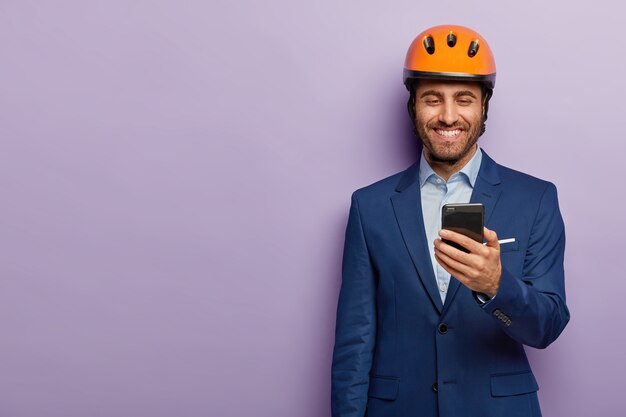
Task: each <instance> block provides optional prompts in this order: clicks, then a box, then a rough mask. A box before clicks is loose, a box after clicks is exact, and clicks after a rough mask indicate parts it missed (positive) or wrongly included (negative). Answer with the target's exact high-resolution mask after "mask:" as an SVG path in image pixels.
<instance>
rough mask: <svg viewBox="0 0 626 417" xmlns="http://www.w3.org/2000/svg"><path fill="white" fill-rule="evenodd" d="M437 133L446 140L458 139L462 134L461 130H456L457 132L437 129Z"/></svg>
mask: <svg viewBox="0 0 626 417" xmlns="http://www.w3.org/2000/svg"><path fill="white" fill-rule="evenodd" d="M435 132H436V133H437V134H438V135H439V136H443V137H444V138H449V139H453V138H456V137H457V136H458V135H459V134H461V129H455V130H442V129H435Z"/></svg>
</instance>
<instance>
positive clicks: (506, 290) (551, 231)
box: [482, 183, 570, 349]
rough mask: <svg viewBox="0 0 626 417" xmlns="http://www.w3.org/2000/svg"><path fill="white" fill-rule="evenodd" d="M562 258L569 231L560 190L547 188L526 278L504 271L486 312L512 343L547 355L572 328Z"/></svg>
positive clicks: (528, 255)
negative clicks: (560, 336)
mask: <svg viewBox="0 0 626 417" xmlns="http://www.w3.org/2000/svg"><path fill="white" fill-rule="evenodd" d="M564 253H565V228H564V225H563V219H562V218H561V213H560V212H559V205H558V200H557V192H556V187H555V186H554V185H553V184H550V183H549V184H548V186H547V187H546V189H545V191H544V193H543V196H542V197H541V201H540V203H539V208H538V211H537V214H536V217H535V220H534V223H533V226H532V230H531V233H530V238H529V243H528V247H527V249H526V254H525V258H524V266H523V270H522V276H521V277H518V276H514V275H513V274H511V273H510V272H509V271H508V270H506V269H505V268H503V269H502V277H501V279H500V288H499V289H498V293H497V297H495V298H493V299H492V300H491V301H490V302H488V303H487V304H485V305H484V306H482V307H483V309H484V310H485V311H487V312H488V313H489V314H491V315H492V316H493V318H494V320H496V321H497V322H498V323H499V324H500V325H501V326H502V328H503V330H504V331H505V332H506V333H507V334H508V335H509V336H510V337H512V338H513V339H514V340H516V341H518V342H520V343H523V344H526V345H528V346H532V347H535V348H539V349H543V348H545V347H547V346H548V345H550V344H551V343H552V342H553V341H555V340H556V338H557V337H558V336H559V335H560V334H561V332H562V331H563V329H564V328H565V325H566V324H567V323H568V321H569V318H570V313H569V310H568V308H567V305H566V304H565V277H564V270H563V260H564V259H563V258H564Z"/></svg>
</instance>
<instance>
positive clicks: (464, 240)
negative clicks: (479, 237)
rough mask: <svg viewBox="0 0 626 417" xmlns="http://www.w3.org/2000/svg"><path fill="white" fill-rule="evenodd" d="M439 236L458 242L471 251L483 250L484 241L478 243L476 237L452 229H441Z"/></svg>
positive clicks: (478, 251)
mask: <svg viewBox="0 0 626 417" xmlns="http://www.w3.org/2000/svg"><path fill="white" fill-rule="evenodd" d="M439 236H441V237H442V238H443V239H448V240H451V241H453V242H455V243H458V244H459V245H461V246H463V247H464V248H465V249H467V250H469V251H470V252H474V253H480V252H481V251H482V250H483V245H482V242H481V243H478V242H476V241H475V240H474V239H472V238H469V237H467V236H465V235H462V234H461V233H457V232H453V231H452V230H447V229H441V230H440V231H439Z"/></svg>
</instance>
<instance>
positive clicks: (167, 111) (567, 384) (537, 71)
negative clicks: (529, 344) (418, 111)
mask: <svg viewBox="0 0 626 417" xmlns="http://www.w3.org/2000/svg"><path fill="white" fill-rule="evenodd" d="M619 7H620V6H619V4H618V3H613V2H608V1H565V0H555V1H552V2H544V1H537V0H530V1H526V2H506V1H495V0H489V1H463V2H461V1H458V2H455V1H449V0H439V1H436V2H425V1H421V2H417V1H412V2H409V1H396V2H375V1H364V0H361V1H327V0H318V1H308V2H294V1H289V0H269V1H263V2H261V1H252V0H247V1H245V2H234V1H225V0H217V1H216V0H210V1H209V2H206V1H199V0H195V1H194V0H180V1H173V0H170V1H166V0H152V1H148V0H135V1H128V0H125V1H122V0H109V1H95V0H93V1H79V0H57V1H54V2H50V1H43V0H40V1H33V0H4V1H2V2H1V3H0V193H1V196H2V197H1V198H0V334H1V335H2V336H1V337H0V375H1V376H0V415H1V416H7V417H44V416H45V417H48V416H50V417H52V416H55V417H56V416H59V417H61V416H62V417H84V416H90V417H97V416H103V417H112V416H146V417H148V416H149V417H159V416H163V417H171V416H180V417H183V416H211V417H240V416H249V415H254V416H260V417H265V416H267V417H277V416H279V417H283V416H284V417H294V416H297V417H321V416H329V415H330V399H329V388H330V360H331V352H332V345H333V333H334V315H335V308H336V301H337V293H338V289H339V284H340V265H341V250H342V246H343V234H344V230H345V224H346V219H347V214H348V207H349V202H350V194H351V192H352V191H353V190H355V189H356V188H359V187H362V186H364V185H367V184H369V183H371V182H374V181H376V180H378V179H380V178H383V177H385V176H387V175H390V174H392V173H395V172H397V171H400V170H403V169H405V168H406V167H407V166H408V165H410V164H411V163H412V162H413V161H414V160H415V159H416V158H417V147H416V145H415V140H414V138H413V137H412V135H411V128H410V124H409V121H408V117H407V115H406V113H405V101H406V91H405V90H404V87H403V85H402V82H401V74H402V64H403V60H404V54H405V51H406V48H407V47H408V45H409V44H410V42H411V40H412V39H413V37H414V36H415V35H416V34H417V33H419V32H420V31H421V30H423V29H424V28H426V27H428V26H432V25H435V24H441V23H455V24H463V25H467V26H470V27H473V28H475V29H476V30H478V31H479V32H481V34H483V35H484V36H485V38H486V39H487V40H489V42H490V44H491V46H492V48H493V50H494V52H495V55H496V61H497V65H498V81H497V86H496V91H495V95H494V98H493V100H492V102H491V109H490V117H489V121H488V127H487V133H486V135H485V136H484V137H483V138H481V142H480V143H481V145H482V146H483V148H484V149H485V150H486V151H487V152H488V153H489V154H490V155H491V156H492V157H494V158H495V159H496V160H497V161H499V162H500V163H502V164H504V165H508V166H511V167H514V168H516V169H519V170H522V171H526V172H528V173H531V174H533V175H535V176H539V177H542V178H545V179H548V180H551V181H553V182H554V183H556V185H557V186H558V189H559V197H560V202H561V208H562V213H563V216H564V218H565V221H566V226H567V236H568V244H567V260H566V270H567V291H568V304H569V307H570V310H571V314H572V320H571V322H570V324H569V326H568V327H567V329H566V330H565V332H564V333H563V335H562V336H561V338H560V339H559V340H558V341H557V342H555V343H554V344H553V345H552V346H550V347H549V348H548V349H546V350H543V351H536V350H533V349H528V350H529V355H530V357H531V360H532V363H533V367H534V370H535V373H536V375H537V377H538V381H539V385H540V387H541V388H540V391H539V393H540V398H541V401H542V407H543V410H544V415H545V416H547V417H550V416H554V417H560V416H569V417H587V416H591V415H598V416H617V415H623V413H624V412H626V411H625V410H626V404H625V403H626V401H625V400H624V396H623V393H622V388H621V386H622V385H623V381H622V379H623V378H622V377H623V375H624V374H626V361H624V359H623V352H624V351H625V350H626V332H624V330H623V329H624V319H625V314H624V305H625V303H624V293H625V292H626V283H625V281H624V273H623V270H624V267H623V257H624V254H623V252H624V235H625V234H626V228H625V227H624V223H625V222H624V220H623V219H621V217H623V216H621V215H620V213H621V212H622V211H623V209H621V208H620V206H621V205H623V203H624V202H625V199H624V190H625V185H624V181H623V178H624V153H625V151H626V146H625V145H624V140H625V139H624V134H623V133H622V132H621V124H622V122H623V116H624V100H625V97H626V78H625V77H624V76H623V74H624V70H625V69H626V68H625V64H624V60H623V57H622V51H623V50H624V47H626V42H625V40H624V32H623V29H622V27H623V22H622V16H623V13H622V12H621V11H620V10H618V9H619Z"/></svg>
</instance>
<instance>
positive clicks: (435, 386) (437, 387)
mask: <svg viewBox="0 0 626 417" xmlns="http://www.w3.org/2000/svg"><path fill="white" fill-rule="evenodd" d="M433 391H435V392H437V391H439V386H438V385H437V383H436V382H435V383H434V384H433Z"/></svg>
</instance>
